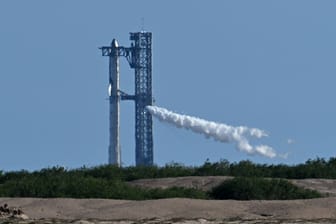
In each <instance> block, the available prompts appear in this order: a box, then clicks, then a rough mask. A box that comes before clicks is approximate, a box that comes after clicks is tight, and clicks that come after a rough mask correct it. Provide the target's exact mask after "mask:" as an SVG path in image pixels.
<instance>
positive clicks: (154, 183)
mask: <svg viewBox="0 0 336 224" xmlns="http://www.w3.org/2000/svg"><path fill="white" fill-rule="evenodd" d="M231 178H233V177H229V176H191V177H176V178H158V179H140V180H134V181H130V182H128V183H129V184H130V185H133V186H138V187H143V188H162V189H165V188H169V187H185V188H196V189H200V190H205V191H208V190H211V189H212V188H213V187H215V186H218V185H219V184H220V183H221V182H222V181H224V180H228V179H231ZM288 181H290V182H291V183H293V184H295V185H297V186H299V187H304V188H307V189H312V190H317V191H318V192H321V193H322V194H326V195H328V196H336V180H332V179H300V180H297V179H295V180H288Z"/></svg>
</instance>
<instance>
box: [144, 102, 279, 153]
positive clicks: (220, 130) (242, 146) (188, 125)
mask: <svg viewBox="0 0 336 224" xmlns="http://www.w3.org/2000/svg"><path fill="white" fill-rule="evenodd" d="M146 109H147V110H148V111H149V112H150V113H151V114H152V115H153V116H154V117H156V118H158V119H159V120H160V121H164V122H167V123H169V124H172V125H175V126H176V127H178V128H184V129H187V130H191V131H193V132H195V133H199V134H203V135H204V136H205V137H207V138H213V139H214V140H216V141H220V142H224V143H234V144H236V148H237V149H238V150H239V151H242V152H246V153H247V154H250V155H255V154H259V155H262V156H266V157H269V158H274V157H276V156H277V154H276V152H275V150H274V149H273V148H272V147H270V146H268V145H257V146H253V145H251V144H250V142H249V138H251V137H253V138H262V137H266V136H268V135H267V133H266V132H265V131H263V130H260V129H258V128H248V127H245V126H238V127H233V126H230V125H227V124H222V123H216V122H213V121H207V120H204V119H201V118H197V117H192V116H188V115H182V114H178V113H174V112H172V111H169V110H167V109H165V108H162V107H157V106H147V107H146Z"/></svg>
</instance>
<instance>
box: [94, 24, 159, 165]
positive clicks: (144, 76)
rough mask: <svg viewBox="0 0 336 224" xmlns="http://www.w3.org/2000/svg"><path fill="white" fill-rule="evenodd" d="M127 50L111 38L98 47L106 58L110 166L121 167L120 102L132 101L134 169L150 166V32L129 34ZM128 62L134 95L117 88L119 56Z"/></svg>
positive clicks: (151, 151)
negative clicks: (133, 114) (129, 42)
mask: <svg viewBox="0 0 336 224" xmlns="http://www.w3.org/2000/svg"><path fill="white" fill-rule="evenodd" d="M130 40H131V41H132V43H131V46H130V47H122V46H118V42H117V40H115V39H113V40H112V43H111V46H103V47H101V48H100V49H101V51H102V56H108V57H109V103H110V113H109V117H110V137H109V150H108V151H109V160H108V162H109V164H113V165H117V166H121V150H120V100H133V101H134V102H135V162H136V166H151V165H153V121H152V115H151V114H150V113H149V112H148V111H147V110H146V106H148V105H152V104H153V96H152V33H151V32H144V31H141V32H135V33H130ZM120 56H123V57H125V58H126V59H127V61H128V63H129V65H130V67H131V68H132V69H134V72H135V73H134V74H135V85H134V86H135V91H134V95H130V94H127V93H125V92H123V91H121V90H120V87H119V75H120V74H119V57H120Z"/></svg>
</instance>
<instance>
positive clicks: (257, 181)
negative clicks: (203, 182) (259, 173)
mask: <svg viewBox="0 0 336 224" xmlns="http://www.w3.org/2000/svg"><path fill="white" fill-rule="evenodd" d="M210 196H211V197H212V198H214V199H235V200H289V199H308V198H318V197H322V195H321V194H320V193H318V192H317V191H314V190H308V189H303V188H300V187H298V186H296V185H293V184H292V183H290V182H288V181H286V180H282V179H264V178H257V177H237V178H233V179H231V180H226V181H224V182H223V183H222V184H220V185H219V186H217V187H215V188H213V189H212V191H211V192H210Z"/></svg>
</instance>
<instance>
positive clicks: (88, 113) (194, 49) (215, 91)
mask: <svg viewBox="0 0 336 224" xmlns="http://www.w3.org/2000/svg"><path fill="white" fill-rule="evenodd" d="M335 9H336V1H332V0H329V1H328V0H325V1H318V0H316V1H309V0H297V1H292V0H281V1H280V0H279V1H270V0H264V1H249V0H246V1H237V0H232V1H221V0H218V1H206V0H203V1H178V0H174V1H172V0H170V1H156V0H151V1H107V0H105V1H104V0H101V1H88V0H72V1H68V0H57V1H45V0H31V1H23V0H22V1H18V0H4V1H0V102H1V106H0V108H1V110H0V115H1V116H0V170H20V169H28V170H35V169H40V168H44V167H50V166H54V165H60V166H65V167H68V168H77V167H81V166H83V165H87V166H95V165H100V164H106V163H107V155H108V154H107V148H108V101H107V100H106V98H107V97H108V95H107V85H108V58H106V57H102V56H101V52H100V51H99V50H98V47H100V46H103V45H109V44H110V43H111V40H112V39H113V38H116V39H118V41H119V44H120V45H122V46H126V47H127V46H129V45H130V41H129V32H137V31H140V30H141V29H142V27H143V26H144V29H145V30H146V31H151V32H152V33H153V88H154V96H155V99H156V104H157V105H158V106H161V107H165V108H167V109H170V110H173V111H175V112H179V113H185V114H188V115H193V116H197V117H201V118H204V119H208V120H213V121H218V122H223V123H226V124H230V125H234V126H236V125H246V126H249V127H256V128H260V129H263V130H266V131H267V132H268V133H269V137H267V138H266V139H261V140H258V142H256V143H262V144H268V145H270V146H272V147H273V148H274V149H275V150H276V151H277V152H278V153H289V156H288V158H287V159H281V158H274V159H270V158H264V157H261V156H248V155H247V154H245V153H242V152H238V151H237V150H236V149H235V147H234V145H232V144H223V143H219V142H215V141H213V140H210V139H206V138H204V137H203V136H200V135H197V134H194V133H192V132H190V131H187V130H181V129H176V128H175V127H173V126H170V125H169V124H164V123H160V122H159V121H158V120H156V119H155V120H154V147H155V148H154V162H155V163H156V164H158V165H164V164H166V163H169V162H172V161H175V162H181V163H184V164H186V165H200V164H202V163H204V161H205V160H206V159H207V158H208V159H210V161H218V160H220V159H228V160H229V161H232V162H233V161H240V160H246V159H249V160H251V161H253V162H258V163H267V164H272V163H274V164H278V163H286V164H296V163H301V162H305V161H306V160H307V159H309V158H316V157H324V158H329V157H331V156H335V150H336V144H335V137H336V136H335V134H336V133H335V125H336V119H335V114H336V105H335V99H334V97H335V96H336V88H335V83H336V76H335V75H336V41H335V40H336V26H335V23H336V13H335ZM142 18H144V25H142ZM121 61H122V63H121V88H122V90H123V91H125V92H128V93H130V94H131V93H133V89H134V83H133V82H134V81H133V80H134V71H133V70H131V69H130V68H129V66H128V64H127V63H126V60H124V59H123V58H122V60H121ZM121 116H122V117H121V144H122V161H123V164H124V165H125V166H128V165H134V164H135V155H134V154H135V153H134V150H135V147H134V104H133V103H132V102H122V103H121Z"/></svg>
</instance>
